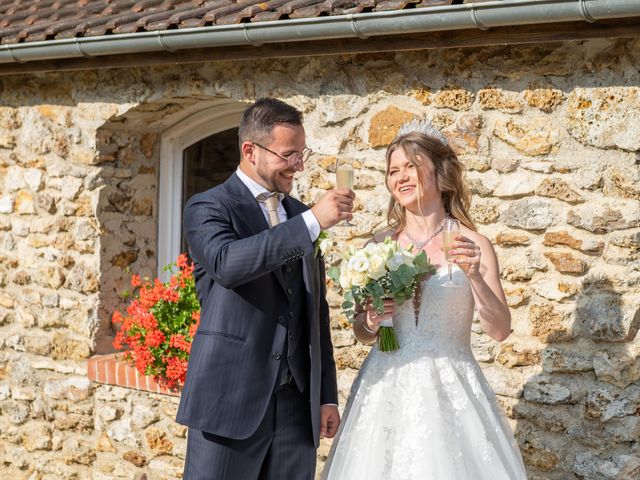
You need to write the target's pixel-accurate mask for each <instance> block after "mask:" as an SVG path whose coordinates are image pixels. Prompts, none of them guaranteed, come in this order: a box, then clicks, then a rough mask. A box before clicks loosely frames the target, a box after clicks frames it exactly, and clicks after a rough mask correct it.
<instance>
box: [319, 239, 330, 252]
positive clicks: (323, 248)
mask: <svg viewBox="0 0 640 480" xmlns="http://www.w3.org/2000/svg"><path fill="white" fill-rule="evenodd" d="M331 247H333V240H331V239H329V238H323V239H322V240H320V245H319V248H320V252H321V253H322V255H323V256H324V255H326V254H327V252H328V251H329V249H330V248H331Z"/></svg>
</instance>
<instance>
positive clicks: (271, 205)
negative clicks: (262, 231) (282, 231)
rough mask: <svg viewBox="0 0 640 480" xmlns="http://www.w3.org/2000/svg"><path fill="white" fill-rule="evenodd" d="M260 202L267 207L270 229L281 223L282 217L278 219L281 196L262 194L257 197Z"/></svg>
mask: <svg viewBox="0 0 640 480" xmlns="http://www.w3.org/2000/svg"><path fill="white" fill-rule="evenodd" d="M257 200H258V202H260V203H264V205H265V207H267V214H268V215H269V227H275V226H276V225H278V224H279V223H280V217H278V204H279V203H280V195H279V194H277V193H261V194H260V195H258V197H257Z"/></svg>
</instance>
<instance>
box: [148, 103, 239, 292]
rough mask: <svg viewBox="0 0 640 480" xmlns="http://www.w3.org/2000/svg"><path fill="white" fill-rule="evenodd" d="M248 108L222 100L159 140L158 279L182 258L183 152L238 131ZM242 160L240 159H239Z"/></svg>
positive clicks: (176, 126)
mask: <svg viewBox="0 0 640 480" xmlns="http://www.w3.org/2000/svg"><path fill="white" fill-rule="evenodd" d="M246 108H247V104H244V103H241V102H237V101H233V100H221V101H219V102H218V103H217V104H216V105H215V106H212V107H208V108H206V109H204V110H201V111H199V112H197V113H195V114H193V115H190V116H189V117H187V118H185V119H183V120H181V121H180V122H179V123H177V124H175V125H173V126H171V127H169V128H168V129H166V130H165V131H164V132H162V134H161V138H160V186H159V189H158V278H161V279H163V280H165V281H166V280H167V279H168V275H167V273H166V272H164V271H163V268H164V267H165V265H168V264H170V263H173V262H175V259H176V257H177V256H178V255H179V254H180V233H181V231H182V205H181V204H182V168H183V163H184V150H185V149H186V148H187V147H189V146H191V145H193V144H194V143H196V142H199V141H200V140H202V139H204V138H207V137H208V136H210V135H215V134H216V133H219V132H223V131H225V130H228V129H230V128H235V127H237V126H238V124H239V123H240V117H241V116H242V112H244V110H245V109H246ZM238 160H239V159H238Z"/></svg>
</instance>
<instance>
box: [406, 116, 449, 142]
mask: <svg viewBox="0 0 640 480" xmlns="http://www.w3.org/2000/svg"><path fill="white" fill-rule="evenodd" d="M412 132H416V133H422V134H423V135H426V136H428V137H433V138H435V139H436V140H440V141H441V142H442V143H444V144H445V145H447V146H448V145H449V141H448V140H447V137H445V136H444V134H443V133H442V132H441V131H440V130H438V129H437V128H436V127H434V126H433V124H432V123H431V122H430V121H429V120H427V119H426V118H423V119H422V120H417V119H414V120H411V121H408V122H405V123H404V124H403V125H402V126H401V127H400V130H399V131H398V135H396V138H398V137H401V136H402V135H407V134H409V133H412Z"/></svg>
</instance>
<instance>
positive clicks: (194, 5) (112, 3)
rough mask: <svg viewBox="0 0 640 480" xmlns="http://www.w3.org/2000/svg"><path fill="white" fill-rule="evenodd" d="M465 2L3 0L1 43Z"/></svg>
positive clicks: (428, 0) (279, 19) (0, 13)
mask: <svg viewBox="0 0 640 480" xmlns="http://www.w3.org/2000/svg"><path fill="white" fill-rule="evenodd" d="M462 1H463V0H362V1H352V0H267V1H255V0H0V44H3V45H6V44H12V43H20V42H24V43H26V42H34V41H39V40H48V41H55V40H59V39H64V38H73V37H88V36H104V35H111V34H118V33H133V32H144V31H154V30H169V29H175V28H189V27H203V26H209V25H229V24H239V23H245V22H264V21H283V22H284V21H287V19H290V18H291V19H293V18H315V17H321V16H330V15H343V14H348V13H363V12H370V11H382V10H394V9H407V8H421V7H429V6H434V5H443V4H451V3H462Z"/></svg>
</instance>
